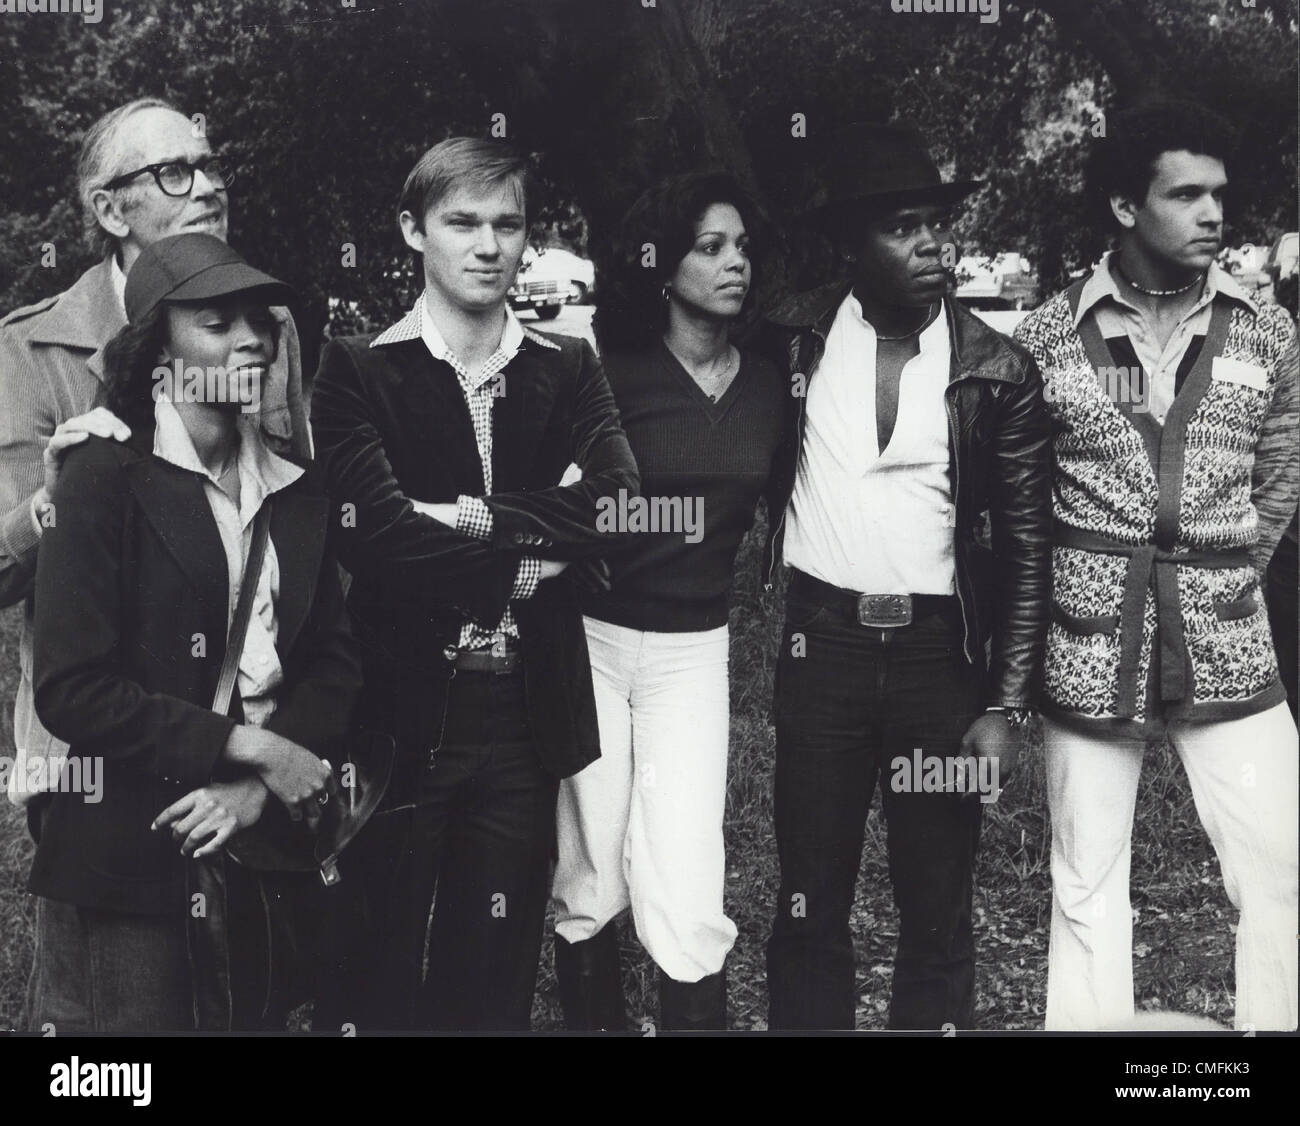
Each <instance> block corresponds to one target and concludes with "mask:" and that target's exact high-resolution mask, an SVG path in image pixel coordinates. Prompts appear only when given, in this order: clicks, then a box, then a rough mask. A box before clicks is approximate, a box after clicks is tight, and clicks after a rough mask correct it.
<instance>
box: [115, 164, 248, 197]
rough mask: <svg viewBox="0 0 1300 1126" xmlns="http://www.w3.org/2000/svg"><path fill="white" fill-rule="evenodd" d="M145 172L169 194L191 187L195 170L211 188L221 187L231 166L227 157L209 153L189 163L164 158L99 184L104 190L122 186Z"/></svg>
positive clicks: (228, 178)
mask: <svg viewBox="0 0 1300 1126" xmlns="http://www.w3.org/2000/svg"><path fill="white" fill-rule="evenodd" d="M146 172H148V173H149V175H151V176H152V177H153V178H154V181H155V182H156V183H157V185H158V188H159V190H160V191H161V192H162V193H163V194H164V195H172V196H185V195H189V194H190V190H191V189H192V188H193V187H194V173H195V172H202V173H203V175H205V176H206V177H207V178H208V181H209V182H210V183H211V184H212V186H213V188H215V189H216V190H217V191H219V192H220V191H224V190H225V189H226V188H227V187H228V186H229V185H230V181H231V180H233V179H234V178H235V170H234V168H233V167H231V165H230V163H229V162H228V161H225V160H221V159H219V158H217V157H213V156H209V157H204V158H203V159H202V160H199V161H195V163H193V164H191V163H189V161H187V160H167V161H163V162H162V163H161V164H146V165H145V166H144V167H143V168H137V169H136V170H135V171H134V172H123V173H122V175H120V176H114V177H113V178H112V179H111V180H109V181H108V182H107V183H106V184H104V185H103V188H104V189H105V190H107V189H109V188H121V187H125V186H126V185H127V184H129V183H130V182H131V181H132V180H134V179H135V178H136V177H137V176H142V175H144V173H146Z"/></svg>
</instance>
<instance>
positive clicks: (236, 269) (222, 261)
mask: <svg viewBox="0 0 1300 1126" xmlns="http://www.w3.org/2000/svg"><path fill="white" fill-rule="evenodd" d="M252 292H255V293H256V294H257V296H258V297H259V298H260V299H262V300H264V301H265V302H266V303H267V304H268V305H284V304H287V303H288V302H289V301H291V300H292V299H293V296H294V294H293V289H292V288H291V287H290V286H288V285H286V284H285V283H284V282H282V281H280V280H278V279H277V278H273V277H271V275H270V274H264V273H262V271H261V270H255V269H253V267H252V266H250V265H249V264H248V263H247V262H245V261H244V259H243V258H242V257H241V256H240V255H239V253H238V251H236V250H233V249H231V247H229V246H227V245H226V244H225V243H224V242H222V241H221V240H220V239H219V238H216V237H215V236H213V235H205V234H197V233H196V234H183V235H169V236H168V237H167V238H162V239H159V240H158V241H157V242H155V243H152V244H151V245H150V246H147V247H145V249H144V250H143V251H142V252H141V254H140V257H139V258H137V259H136V260H135V262H134V263H133V264H132V266H131V272H130V273H129V274H128V275H127V279H126V292H125V294H124V300H125V304H126V318H127V320H128V321H130V322H131V323H132V324H138V323H139V322H140V321H141V320H143V319H144V318H145V317H147V316H148V315H149V314H150V313H151V312H152V311H153V310H154V309H156V308H157V307H158V305H159V304H161V303H162V302H163V301H210V300H212V299H214V298H218V297H229V296H230V295H231V294H235V293H252Z"/></svg>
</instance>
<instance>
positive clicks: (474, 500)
mask: <svg viewBox="0 0 1300 1126" xmlns="http://www.w3.org/2000/svg"><path fill="white" fill-rule="evenodd" d="M427 300H428V294H427V291H426V292H425V293H423V294H421V295H420V300H419V301H417V302H416V305H415V312H416V315H417V316H418V318H419V330H420V339H421V340H423V341H424V346H425V347H426V348H428V349H429V354H430V355H432V356H433V358H434V359H435V360H439V361H441V362H442V363H446V364H449V365H450V366H451V369H452V371H454V372H455V373H456V380H457V382H458V383H459V384H460V390H461V393H462V394H463V395H464V396H465V405H466V406H467V407H468V408H469V417H470V421H471V422H472V423H473V424H474V443H475V445H476V446H477V448H478V457H479V464H480V465H481V467H482V470H483V493H484V495H487V494H489V493H491V492H492V404H493V402H494V401H495V399H496V397H497V395H499V394H500V393H501V392H500V383H499V380H498V376H499V375H500V374H501V372H502V371H503V370H504V369H505V366H506V365H507V364H508V363H510V361H511V360H513V359H514V358H515V355H516V354H517V353H518V351H519V348H520V346H521V345H522V344H523V342H524V329H523V326H522V325H521V324H520V323H519V318H518V317H516V316H515V314H514V311H513V310H511V309H510V307H509V306H507V307H506V310H505V318H506V319H505V327H504V328H503V329H502V332H501V342H500V343H499V344H498V345H497V347H496V350H495V351H494V352H493V353H492V354H491V355H490V356H489V357H488V358H487V360H486V361H485V362H484V363H483V366H482V367H481V368H479V370H478V372H477V373H476V374H475V375H473V376H471V375H470V372H469V369H468V368H467V367H466V366H465V364H464V363H463V362H462V360H461V359H460V357H459V356H457V355H456V353H455V352H453V351H452V350H451V348H450V347H448V345H447V342H446V340H444V339H443V336H442V333H440V332H439V331H438V326H437V325H435V324H434V323H433V317H432V316H431V315H430V313H429V310H428V306H427ZM456 531H458V532H462V533H464V534H465V535H470V536H474V537H475V538H477V539H484V540H486V539H490V538H491V536H492V511H491V509H489V508H488V506H487V505H486V504H484V503H483V501H482V499H480V498H479V497H471V496H464V495H461V496H459V497H457V498H456ZM540 577H541V563H540V562H539V561H538V560H536V559H534V558H532V557H531V556H528V557H525V558H524V559H522V560H520V563H519V570H518V571H517V572H516V573H515V585H514V589H513V590H512V591H511V595H510V597H511V599H512V600H513V599H517V598H531V597H532V595H533V592H534V591H535V590H536V589H537V583H538V580H539V578H540ZM494 634H504V635H505V636H507V637H518V636H519V627H518V626H517V625H516V624H515V618H514V615H513V614H512V613H511V612H510V608H509V607H507V608H506V612H505V613H504V614H503V615H502V616H501V621H500V623H499V624H498V625H497V628H496V629H495V630H485V629H482V628H480V627H479V626H478V625H476V624H475V623H474V622H473V621H466V622H465V624H464V625H463V626H462V627H461V631H460V641H459V645H460V648H462V649H481V648H483V647H484V646H487V645H491V644H492V641H493V635H494Z"/></svg>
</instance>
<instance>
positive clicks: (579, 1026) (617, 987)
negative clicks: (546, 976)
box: [555, 923, 627, 1032]
mask: <svg viewBox="0 0 1300 1126" xmlns="http://www.w3.org/2000/svg"><path fill="white" fill-rule="evenodd" d="M555 977H556V980H557V981H558V982H559V986H560V1007H561V1008H562V1009H563V1010H564V1027H565V1028H566V1029H568V1030H569V1031H570V1032H626V1031H627V1013H626V1009H625V1007H624V1001H623V978H622V975H621V974H620V973H619V968H618V928H617V927H616V926H615V925H614V924H613V923H609V924H607V925H606V926H605V927H603V928H602V929H601V930H600V932H599V933H597V934H595V935H594V936H592V937H591V938H589V939H586V940H585V941H584V942H566V941H565V940H564V939H562V938H561V937H560V936H559V935H558V934H557V935H556V936H555Z"/></svg>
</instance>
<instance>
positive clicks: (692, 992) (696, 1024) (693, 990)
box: [659, 966, 727, 1032]
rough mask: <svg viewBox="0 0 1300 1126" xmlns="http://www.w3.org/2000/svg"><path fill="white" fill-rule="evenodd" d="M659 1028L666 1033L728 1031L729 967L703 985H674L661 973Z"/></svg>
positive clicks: (696, 983)
mask: <svg viewBox="0 0 1300 1126" xmlns="http://www.w3.org/2000/svg"><path fill="white" fill-rule="evenodd" d="M659 1024H660V1027H662V1028H663V1029H664V1031H666V1032H719V1031H726V1028H727V968H726V966H723V967H722V969H720V970H719V971H718V972H717V973H716V974H709V976H708V977H702V978H700V980H699V981H674V980H673V979H672V978H670V977H669V976H668V975H667V974H666V973H664V972H663V970H660V971H659Z"/></svg>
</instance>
